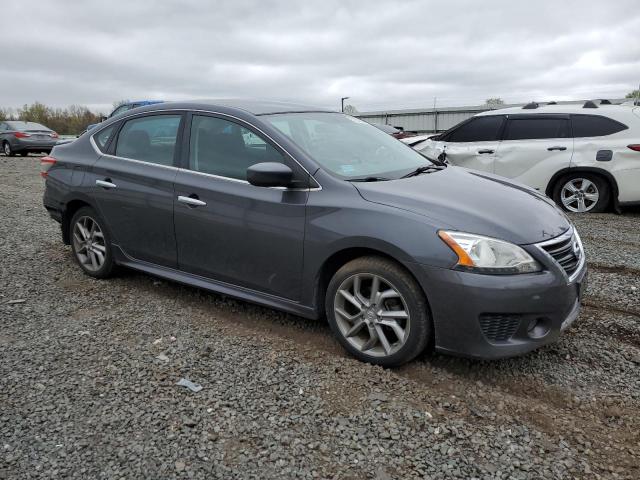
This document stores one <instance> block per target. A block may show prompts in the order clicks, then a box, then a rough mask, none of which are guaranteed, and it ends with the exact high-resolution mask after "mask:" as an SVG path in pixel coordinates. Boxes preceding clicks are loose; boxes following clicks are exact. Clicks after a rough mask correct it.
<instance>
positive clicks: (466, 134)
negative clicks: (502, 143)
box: [445, 115, 504, 142]
mask: <svg viewBox="0 0 640 480" xmlns="http://www.w3.org/2000/svg"><path fill="white" fill-rule="evenodd" d="M503 121H504V117H503V116H502V115H492V116H487V117H476V118H474V119H472V120H470V121H469V122H467V123H465V124H464V125H462V126H460V127H458V128H457V129H455V130H454V131H453V132H451V133H450V134H449V135H447V136H446V137H445V138H446V141H448V142H487V141H491V140H498V138H499V136H500V129H501V127H502V122H503Z"/></svg>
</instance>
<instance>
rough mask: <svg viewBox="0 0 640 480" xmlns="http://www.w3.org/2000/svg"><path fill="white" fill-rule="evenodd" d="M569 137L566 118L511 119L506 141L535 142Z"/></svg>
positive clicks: (505, 137)
mask: <svg viewBox="0 0 640 480" xmlns="http://www.w3.org/2000/svg"><path fill="white" fill-rule="evenodd" d="M569 136H570V135H569V120H567V119H566V118H510V119H509V122H508V124H507V131H506V132H505V136H504V139H505V140H535V139H543V138H568V137H569Z"/></svg>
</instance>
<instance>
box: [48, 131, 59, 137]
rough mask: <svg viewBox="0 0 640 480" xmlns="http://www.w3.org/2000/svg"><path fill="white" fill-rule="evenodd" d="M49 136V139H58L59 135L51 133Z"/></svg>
mask: <svg viewBox="0 0 640 480" xmlns="http://www.w3.org/2000/svg"><path fill="white" fill-rule="evenodd" d="M49 136H50V137H51V138H58V137H59V136H60V135H58V134H57V133H56V132H51V133H50V134H49Z"/></svg>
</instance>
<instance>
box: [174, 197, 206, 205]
mask: <svg viewBox="0 0 640 480" xmlns="http://www.w3.org/2000/svg"><path fill="white" fill-rule="evenodd" d="M178 201H179V202H182V203H186V204H187V205H189V206H191V207H204V206H206V205H207V202H203V201H202V200H200V199H199V198H193V197H185V196H184V195H178Z"/></svg>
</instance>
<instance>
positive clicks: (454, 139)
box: [439, 115, 504, 172]
mask: <svg viewBox="0 0 640 480" xmlns="http://www.w3.org/2000/svg"><path fill="white" fill-rule="evenodd" d="M503 123H504V115H485V116H477V117H473V118H471V119H470V120H468V121H466V122H464V123H463V124H462V125H460V126H459V127H457V128H455V129H453V130H452V131H450V132H448V133H446V134H445V135H444V136H443V137H442V139H441V140H440V141H439V143H440V144H441V148H442V150H443V151H444V153H445V154H446V157H445V158H446V160H447V161H448V162H449V163H450V164H451V165H457V166H460V167H466V168H472V169H474V170H482V171H484V172H492V171H493V161H494V158H495V152H496V150H497V149H498V144H499V143H500V132H501V130H502V125H503Z"/></svg>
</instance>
